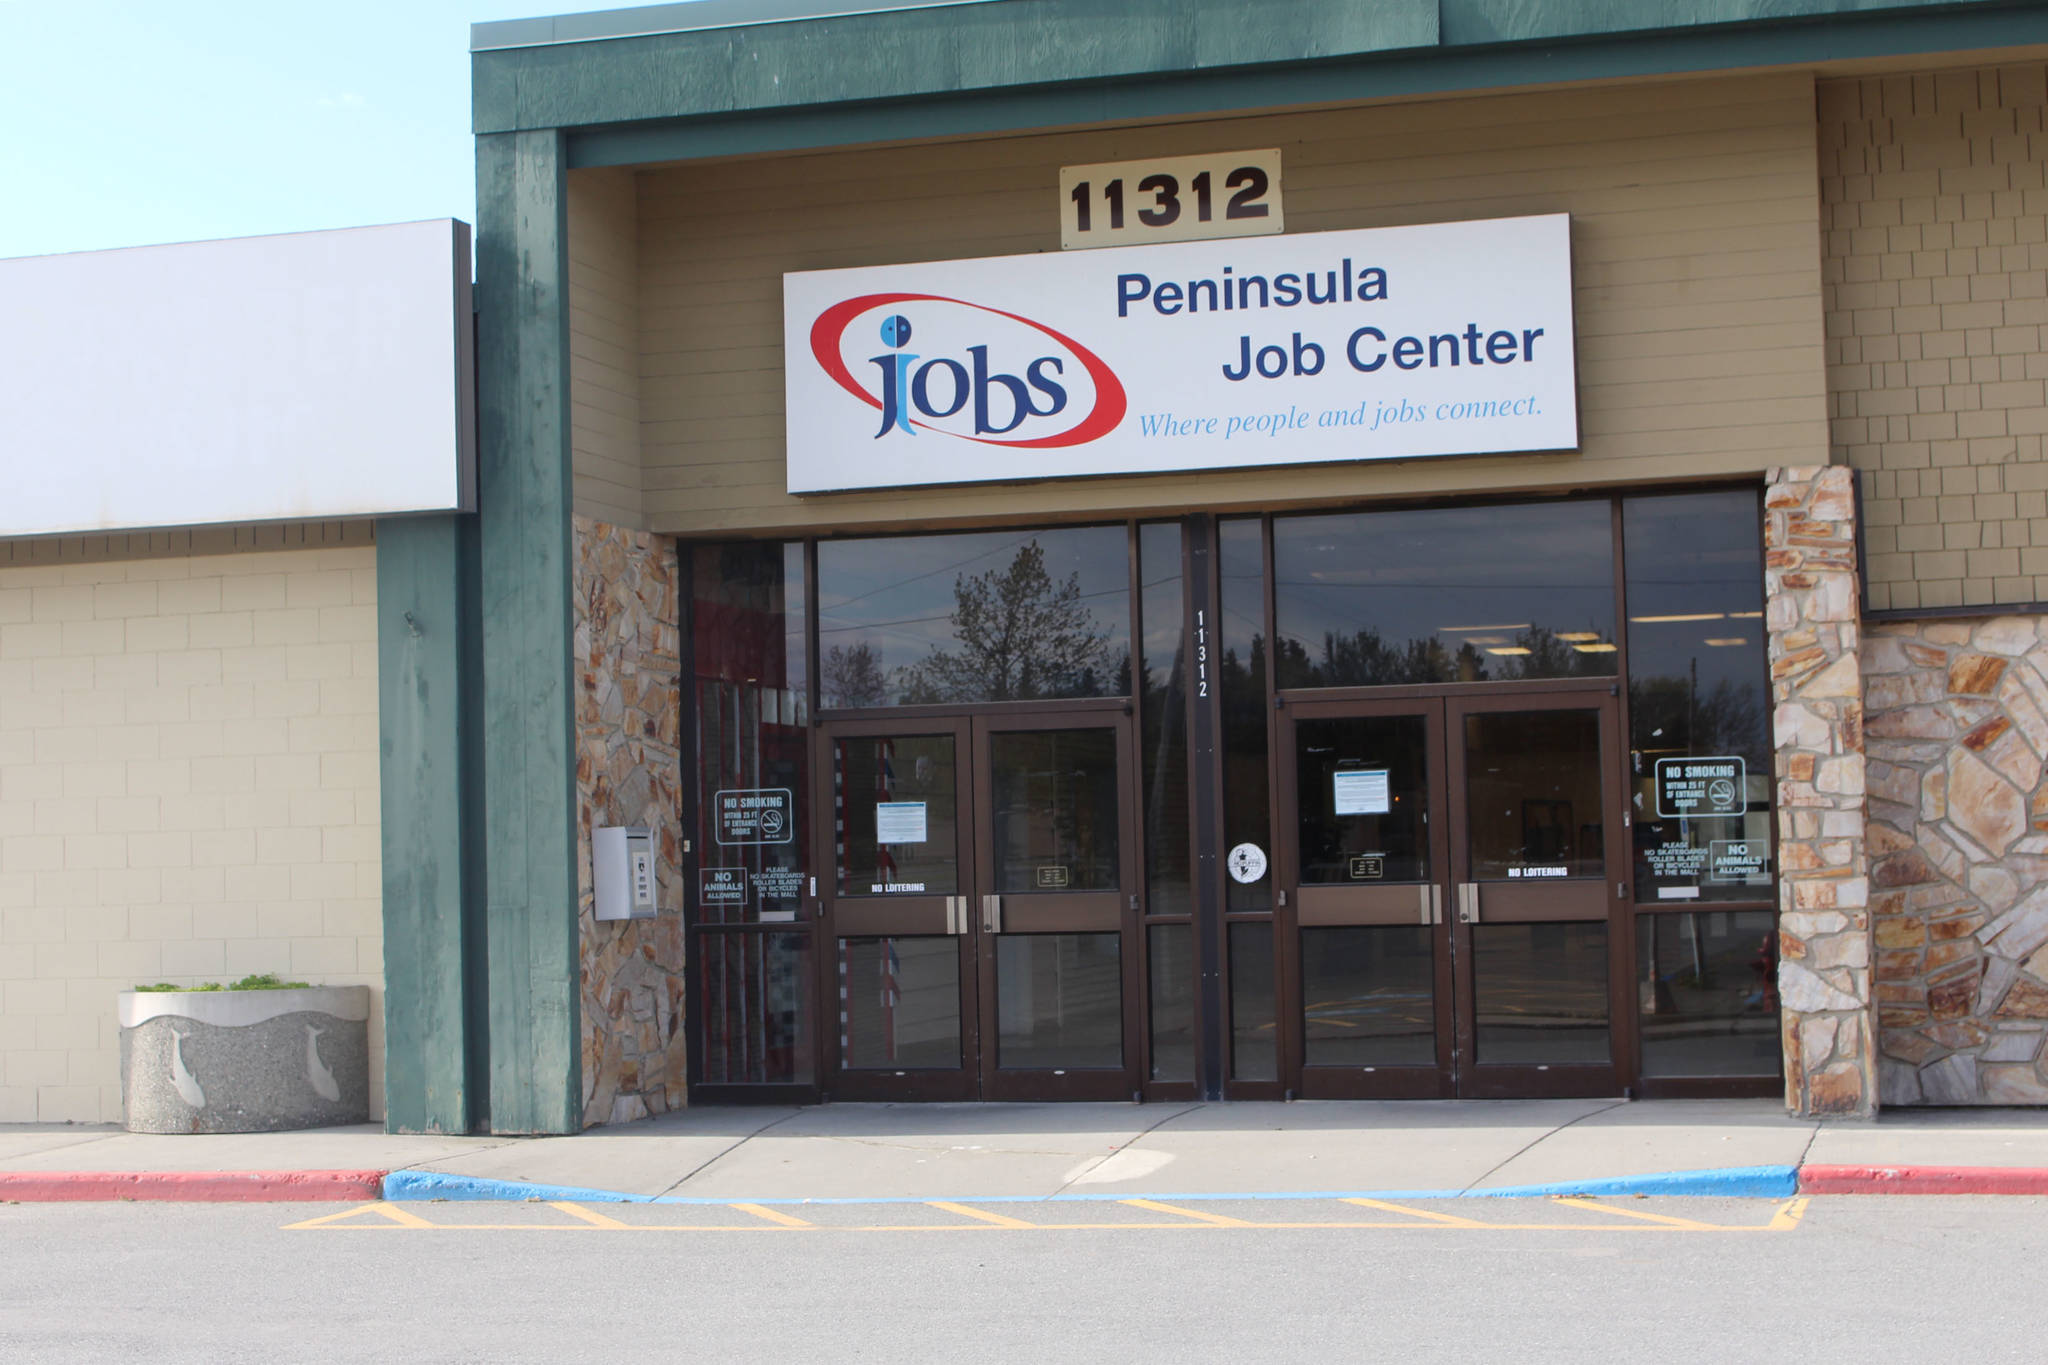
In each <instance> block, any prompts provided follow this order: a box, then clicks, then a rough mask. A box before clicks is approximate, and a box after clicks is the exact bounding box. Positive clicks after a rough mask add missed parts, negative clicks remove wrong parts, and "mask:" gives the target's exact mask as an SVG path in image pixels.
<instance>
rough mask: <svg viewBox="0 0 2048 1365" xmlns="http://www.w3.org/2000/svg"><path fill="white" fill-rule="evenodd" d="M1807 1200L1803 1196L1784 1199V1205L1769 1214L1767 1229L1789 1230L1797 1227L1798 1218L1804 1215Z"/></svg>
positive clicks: (1772, 1230)
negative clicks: (1769, 1219)
mask: <svg viewBox="0 0 2048 1365" xmlns="http://www.w3.org/2000/svg"><path fill="white" fill-rule="evenodd" d="M1809 1202H1810V1201H1809V1200H1806V1199H1803V1198H1802V1199H1788V1200H1786V1201H1785V1206H1784V1207H1783V1208H1781V1209H1779V1210H1778V1211H1777V1212H1776V1213H1774V1214H1772V1215H1771V1221H1770V1223H1769V1224H1768V1225H1767V1227H1768V1229H1769V1231H1771V1232H1790V1231H1792V1229H1794V1228H1796V1227H1798V1226H1799V1220H1800V1219H1801V1218H1802V1217H1804V1216H1805V1215H1806V1206H1807V1204H1808V1203H1809Z"/></svg>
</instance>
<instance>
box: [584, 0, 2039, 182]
mask: <svg viewBox="0 0 2048 1365" xmlns="http://www.w3.org/2000/svg"><path fill="white" fill-rule="evenodd" d="M1014 2H1015V0H1012V3H1014ZM2039 43H2048V11H2044V9H2042V8H2040V7H2029V8H2027V9H2026V10H2024V11H2018V10H2006V9H2000V10H1985V11H1973V12H1971V13H1966V14H1952V13H1942V14H1931V15H1930V14H1912V15H1899V14H1892V15H1880V16H1877V17H1875V18H1873V19H1871V20H1868V21H1864V22H1856V23H1838V24H1829V25H1825V26H1822V25H1817V24H1803V25H1798V26H1795V27H1792V28H1777V27H1773V28H1768V29H1766V28H1750V29H1722V30H1709V31H1706V32H1691V33H1681V34H1675V35H1674V34H1661V35H1657V36H1652V37H1629V38H1622V39H1613V40H1605V41H1586V42H1576V43H1554V44H1550V45H1547V46H1542V47H1502V48H1490V49H1479V50H1466V51H1449V50H1443V51H1435V52H1428V53H1412V52H1411V53H1405V54H1402V55H1400V56H1399V57H1397V58H1392V59H1357V60H1343V61H1328V62H1321V63H1316V64H1313V65H1298V66H1289V67H1270V68H1266V69H1261V70H1234V71H1210V72H1190V73H1185V74H1182V75H1180V76H1178V77H1172V78H1167V77H1161V78H1157V79H1153V80H1148V81H1115V82H1100V83H1095V84H1090V85H1079V86H1063V87H1057V88H1039V89H1030V90H999V91H991V92H983V93H975V94H954V95H951V96H946V97H934V98H928V99H922V100H914V101H913V100H899V101H894V102H888V103H876V104H867V105H861V106H857V107H847V106H841V107H838V108H805V109H786V110H769V111H763V112H758V113H753V114H748V115H743V116H729V117H723V118H699V119H690V120H673V121H668V122H661V123H642V124H624V125H611V126H600V127H591V128H583V129H579V130H577V131H575V132H572V133H571V134H570V137H569V164H570V165H571V166H572V167H574V168H579V169H580V168H583V167H590V166H633V165H646V164H650V163H655V162H662V161H678V160H685V159H690V158H696V157H711V156H744V155H752V154H758V153H764V152H779V151H798V150H806V149H816V148H827V147H837V146H847V145H854V144H860V143H874V142H888V141H894V140H898V139H915V138H934V137H959V136H976V135H991V134H1000V133H1006V132H1012V131H1016V130H1020V129H1038V128H1053V127H1061V126H1072V125H1077V124H1088V123H1117V122H1125V121H1132V120H1139V119H1152V118H1185V117H1200V116H1205V115H1213V114H1226V113H1231V112H1236V111H1240V110H1247V109H1270V108H1284V107H1290V106H1304V105H1315V104H1323V103H1354V102H1358V101H1363V100H1373V99H1387V98H1393V97H1403V96H1409V97H1412V96H1416V95H1433V94H1434V95H1443V94H1455V93H1458V92H1461V91H1468V90H1497V89H1507V88H1511V87H1514V86H1517V85H1538V84H1550V83H1557V82H1567V81H1596V80H1616V79H1623V78H1628V77H1639V76H1663V75H1691V74H1699V73H1705V72H1712V71H1722V70H1733V69H1742V68H1748V67H1767V66H1773V65H1788V64H1790V65H1820V64H1824V63H1828V62H1840V61H1853V60H1859V59H1867V58H1876V57H1893V56H1908V55H1914V54H1920V53H1928V52H1941V51H1963V50H1976V49H1998V48H2006V47H2014V46H2021V45H2026V44H2039Z"/></svg>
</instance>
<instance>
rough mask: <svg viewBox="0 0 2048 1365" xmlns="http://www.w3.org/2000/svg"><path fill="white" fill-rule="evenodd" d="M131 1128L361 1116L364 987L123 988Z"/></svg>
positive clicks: (247, 1129) (264, 1125)
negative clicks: (218, 989) (181, 989)
mask: <svg viewBox="0 0 2048 1365" xmlns="http://www.w3.org/2000/svg"><path fill="white" fill-rule="evenodd" d="M119 1008H120V1022H121V1114H122V1122H123V1124H124V1125H125V1126H126V1127H127V1129H128V1131H129V1132H131V1133H267V1132H276V1131H278V1130H280V1129H286V1128H318V1127H324V1126H327V1125H329V1124H338V1123H364V1122H367V1121H368V1119H369V1117H370V1037H369V1032H370V1026H369V1019H370V988H369V987H368V986H314V987H309V988H306V989H303V990H283V991H123V992H121V995H120V1007H119Z"/></svg>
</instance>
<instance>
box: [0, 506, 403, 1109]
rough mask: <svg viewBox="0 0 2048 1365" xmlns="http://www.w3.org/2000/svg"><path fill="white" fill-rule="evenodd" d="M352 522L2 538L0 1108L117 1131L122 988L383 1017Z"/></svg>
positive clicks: (367, 602) (365, 643) (371, 659)
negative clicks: (333, 995)
mask: <svg viewBox="0 0 2048 1365" xmlns="http://www.w3.org/2000/svg"><path fill="white" fill-rule="evenodd" d="M346 525H347V526H349V527H353V528H355V530H356V534H355V535H354V536H353V537H352V538H349V539H347V540H346V541H345V542H344V541H343V539H342V538H341V537H340V536H338V535H337V536H336V537H335V538H333V539H321V538H318V537H315V538H311V539H307V538H304V537H301V538H299V540H298V542H297V544H296V545H294V546H293V547H292V548H289V549H286V548H281V546H280V545H279V544H271V545H269V546H255V545H251V544H248V543H246V542H247V540H248V539H249V538H250V536H251V533H250V532H247V531H243V532H233V531H225V532H207V533H193V534H194V537H200V536H204V537H220V536H226V537H230V538H232V537H236V536H240V537H242V538H243V543H241V544H231V545H229V546H228V547H227V551H228V552H219V551H215V550H194V551H191V552H185V551H179V550H174V549H172V548H171V547H170V546H169V545H168V544H166V543H164V542H165V541H166V540H167V539H168V538H167V537H165V536H163V535H161V534H160V535H157V536H147V535H136V536H122V537H97V538H95V539H94V540H92V541H81V540H39V541H16V542H13V543H11V544H9V543H4V542H0V1123H27V1122H43V1123H110V1122H118V1121H119V1120H120V1117H121V1081H120V1045H119V1038H118V1036H117V1034H116V1031H115V1023H114V997H115V995H116V994H117V993H118V992H120V991H122V990H125V989H127V988H129V987H131V986H135V985H137V984H140V983H144V982H152V981H172V982H175V983H177V984H180V985H193V984H197V983H199V982H203V981H226V980H232V979H234V978H237V977H242V976H247V975H249V974H250V973H253V972H275V973H277V974H278V975H280V976H284V977H290V978H298V979H301V980H307V981H312V982H315V983H318V984H321V985H356V984H360V985H367V986H370V987H371V988H372V990H373V998H376V999H378V1000H379V1002H380V1004H379V1008H381V995H382V985H383V975H384V949H383V913H382V907H383V877H382V872H381V870H380V864H381V858H382V849H381V845H380V829H381V825H380V816H379V810H378V803H379V787H378V758H377V752H378V748H377V746H378V733H377V556H376V551H375V549H374V548H373V547H372V545H371V543H370V537H369V535H368V529H369V524H368V523H366V522H358V523H348V524H346ZM292 529H293V528H280V527H270V528H265V529H264V532H263V534H264V536H265V537H266V538H268V539H271V540H273V541H276V540H278V538H280V537H283V536H285V535H287V534H288V533H289V532H290V531H291V530H292ZM298 529H300V530H305V529H307V528H298ZM330 529H336V530H338V529H340V524H337V525H336V526H335V527H333V528H330ZM178 534H179V535H181V536H182V535H184V534H185V533H178ZM29 551H34V553H33V554H30V553H28V552H29ZM379 1020H380V1014H379V1013H378V1012H376V1011H373V1013H372V1014H371V1026H370V1027H371V1035H370V1058H371V1062H370V1066H371V1104H372V1112H373V1114H375V1113H381V1111H382V1108H383V1097H382V1093H381V1092H382V1084H383V1082H382V1072H383V1039H382V1026H381V1023H380V1022H379Z"/></svg>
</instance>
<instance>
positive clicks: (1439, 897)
mask: <svg viewBox="0 0 2048 1365" xmlns="http://www.w3.org/2000/svg"><path fill="white" fill-rule="evenodd" d="M1422 922H1423V923H1424V924H1442V923H1443V922H1444V889H1443V888H1442V887H1441V886H1438V885H1437V884H1436V883H1435V882H1431V883H1430V884H1429V885H1428V886H1425V887H1423V888H1422Z"/></svg>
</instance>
